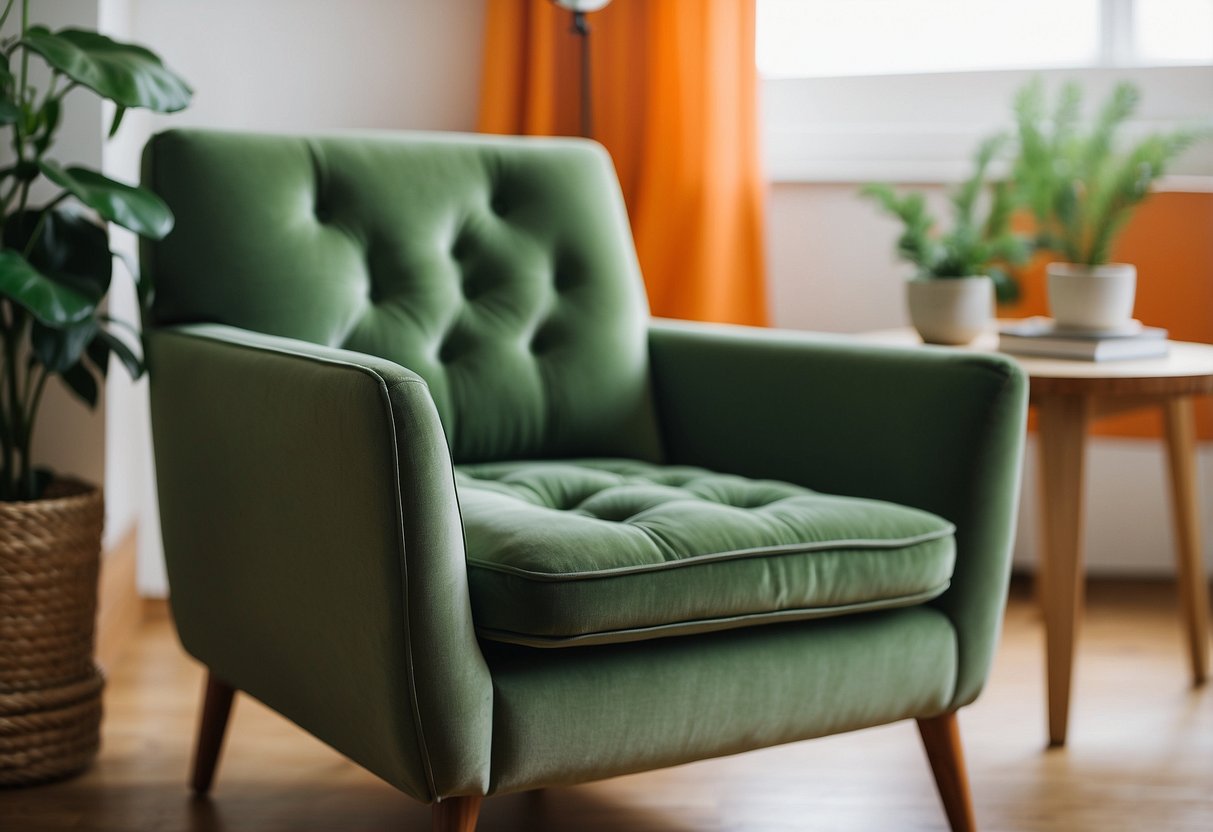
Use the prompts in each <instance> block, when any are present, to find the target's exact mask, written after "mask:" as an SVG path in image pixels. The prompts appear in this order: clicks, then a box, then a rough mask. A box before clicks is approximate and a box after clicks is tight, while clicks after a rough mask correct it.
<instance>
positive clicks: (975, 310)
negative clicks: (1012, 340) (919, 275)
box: [906, 275, 994, 345]
mask: <svg viewBox="0 0 1213 832" xmlns="http://www.w3.org/2000/svg"><path fill="white" fill-rule="evenodd" d="M906 300H907V302H908V305H909V308H910V321H911V323H913V324H914V328H915V329H916V330H918V334H919V335H921V336H922V340H924V341H926V342H927V343H928V344H953V345H959V344H967V343H969V342H970V341H972V340H973V339H974V338H976V337H977V336H978V335H980V334H981V333H982V332H984V331H985V330H987V329H989V327H990V324H991V322H992V321H993V319H994V281H992V280H990V278H988V277H986V276H985V275H976V276H973V277H944V278H932V279H917V280H911V281H910V282H909V283H907V284H906Z"/></svg>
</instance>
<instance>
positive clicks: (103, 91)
mask: <svg viewBox="0 0 1213 832" xmlns="http://www.w3.org/2000/svg"><path fill="white" fill-rule="evenodd" d="M21 43H22V44H24V45H25V46H26V47H27V48H28V49H30V50H31V51H33V52H36V53H38V54H39V55H41V56H42V58H43V59H44V60H45V61H46V62H47V63H48V64H50V65H51V67H52V68H53V69H56V70H58V71H59V72H62V73H63V74H64V75H66V76H67V77H68V78H71V79H72V80H73V81H75V82H76V83H78V84H81V85H82V86H85V87H88V88H89V89H91V90H93V91H94V92H96V93H97V94H98V95H100V96H102V97H103V98H108V99H109V100H110V101H113V102H114V103H115V104H117V105H118V106H119V107H143V108H145V109H148V110H154V111H155V112H158V113H172V112H176V111H177V110H183V109H185V108H186V107H187V106H188V105H189V103H190V98H191V97H192V96H193V90H191V89H190V87H189V85H188V84H186V83H185V81H184V80H183V79H182V78H181V76H179V75H177V73H175V72H173V71H172V70H171V69H169V68H168V67H166V66H165V65H164V63H163V62H162V61H161V60H160V58H158V57H157V56H156V54H155V53H154V52H150V51H148V50H147V49H144V48H143V47H141V46H135V45H133V44H128V43H118V42H117V41H114V40H111V39H110V38H107V37H106V36H105V35H100V34H97V33H96V32H88V31H85V30H83V29H63V30H61V31H59V32H51V31H50V30H49V29H47V28H46V27H45V26H31V27H30V28H29V30H28V31H26V33H25V36H24V37H23V38H22V39H21Z"/></svg>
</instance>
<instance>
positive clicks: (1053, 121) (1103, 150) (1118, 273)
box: [1014, 79, 1205, 331]
mask: <svg viewBox="0 0 1213 832" xmlns="http://www.w3.org/2000/svg"><path fill="white" fill-rule="evenodd" d="M1138 99H1139V95H1138V91H1137V89H1136V87H1134V86H1133V85H1132V84H1129V83H1122V84H1120V85H1118V86H1117V87H1116V88H1115V89H1114V90H1113V91H1112V93H1111V95H1110V96H1109V97H1108V98H1107V100H1106V101H1104V103H1103V105H1102V106H1101V107H1100V109H1099V112H1098V113H1097V115H1096V117H1095V120H1094V121H1093V122H1092V123H1091V125H1090V126H1089V127H1088V128H1086V129H1084V128H1083V126H1082V123H1081V117H1082V93H1081V91H1080V89H1079V87H1078V85H1077V84H1073V83H1070V84H1067V85H1065V86H1064V87H1062V89H1061V92H1060V95H1059V96H1058V98H1057V101H1056V103H1055V105H1054V106H1053V107H1052V108H1051V109H1050V108H1049V106H1048V102H1047V101H1046V96H1045V90H1044V86H1043V85H1042V84H1041V82H1040V80H1039V79H1037V80H1035V81H1033V82H1031V83H1029V84H1028V85H1027V86H1025V87H1024V88H1023V89H1022V90H1020V92H1019V93H1018V94H1017V96H1016V99H1015V117H1016V122H1017V126H1018V133H1019V155H1018V158H1017V159H1016V161H1015V165H1014V181H1015V183H1016V186H1017V188H1018V189H1019V190H1020V191H1021V192H1022V193H1023V195H1024V200H1025V202H1026V204H1027V206H1028V207H1029V209H1030V211H1031V213H1032V215H1033V217H1034V218H1035V222H1036V229H1037V238H1036V245H1037V247H1038V248H1041V249H1044V250H1048V251H1052V252H1055V253H1056V254H1058V255H1060V256H1061V257H1062V258H1064V260H1063V261H1061V262H1053V263H1050V264H1049V265H1048V266H1047V272H1048V295H1049V308H1050V312H1051V314H1052V315H1053V318H1054V320H1055V321H1056V323H1057V325H1058V326H1059V327H1066V328H1071V329H1081V330H1099V331H1106V330H1118V329H1122V328H1124V327H1127V326H1129V325H1130V324H1131V323H1132V319H1133V302H1134V297H1135V295H1136V289H1137V270H1136V268H1135V267H1134V266H1133V265H1131V264H1128V263H1109V262H1108V261H1109V259H1110V257H1111V254H1112V245H1113V243H1114V242H1115V241H1116V238H1117V236H1118V235H1119V233H1120V232H1121V230H1122V229H1123V228H1124V226H1125V223H1126V222H1128V220H1129V217H1130V216H1132V214H1133V211H1134V210H1135V209H1136V208H1137V206H1138V205H1139V204H1140V203H1141V202H1142V201H1143V200H1145V199H1146V197H1147V196H1149V193H1150V186H1151V185H1152V184H1153V183H1154V181H1155V180H1156V179H1158V177H1160V176H1162V174H1163V173H1164V171H1165V169H1166V167H1167V165H1168V164H1170V163H1171V162H1172V161H1173V160H1174V159H1175V158H1176V157H1177V156H1179V155H1180V154H1181V153H1182V152H1183V151H1184V150H1186V149H1187V148H1188V147H1189V146H1190V145H1192V144H1193V143H1194V142H1195V141H1196V140H1197V139H1199V138H1201V137H1202V135H1205V133H1204V131H1200V130H1195V129H1181V130H1176V131H1172V132H1166V133H1154V134H1151V135H1149V136H1146V137H1145V138H1143V139H1141V140H1140V141H1138V142H1137V143H1136V144H1134V145H1133V146H1132V147H1130V148H1128V149H1127V150H1120V149H1118V145H1120V144H1121V142H1120V141H1119V133H1120V132H1121V129H1122V128H1123V127H1124V125H1125V122H1126V121H1127V120H1128V119H1129V118H1130V116H1132V114H1133V112H1134V110H1135V109H1136V107H1137V103H1138Z"/></svg>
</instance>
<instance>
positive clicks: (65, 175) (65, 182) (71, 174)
mask: <svg viewBox="0 0 1213 832" xmlns="http://www.w3.org/2000/svg"><path fill="white" fill-rule="evenodd" d="M38 168H39V169H40V170H41V171H42V174H43V175H44V176H45V177H46V178H47V179H49V180H51V181H52V182H54V183H55V184H56V185H58V186H59V187H60V188H63V189H64V190H66V191H68V192H69V193H71V194H72V196H74V197H76V199H78V200H80V201H81V202H83V203H84V204H85V205H87V206H88V207H89V208H92V209H93V210H94V211H96V212H97V213H98V214H100V215H101V216H102V217H103V218H104V219H107V220H109V221H110V222H114V223H117V224H118V225H120V226H122V227H123V228H127V229H130V230H131V231H134V232H135V233H136V234H138V235H140V236H142V237H147V238H149V239H152V240H159V239H162V238H163V237H164V236H165V235H166V234H168V233H169V232H170V231H172V230H173V212H172V211H170V210H169V207H168V205H166V204H165V202H164V200H162V199H161V198H160V197H158V196H156V195H155V194H154V193H152V192H151V191H148V190H145V189H143V188H137V187H135V186H133V185H127V184H125V183H123V182H117V181H115V180H113V179H110V178H109V177H108V176H102V175H101V174H100V173H97V172H96V171H93V170H89V169H88V168H81V167H71V168H67V169H64V168H61V167H59V165H57V164H56V163H55V162H49V161H39V162H38Z"/></svg>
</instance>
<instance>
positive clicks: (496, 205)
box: [489, 195, 508, 217]
mask: <svg viewBox="0 0 1213 832" xmlns="http://www.w3.org/2000/svg"><path fill="white" fill-rule="evenodd" d="M489 209H490V210H492V212H493V213H494V214H496V215H497V216H499V217H503V216H505V212H506V211H507V210H508V206H507V205H506V201H505V199H503V198H502V197H501V196H500V195H495V196H494V197H493V198H492V199H490V200H489Z"/></svg>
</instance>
